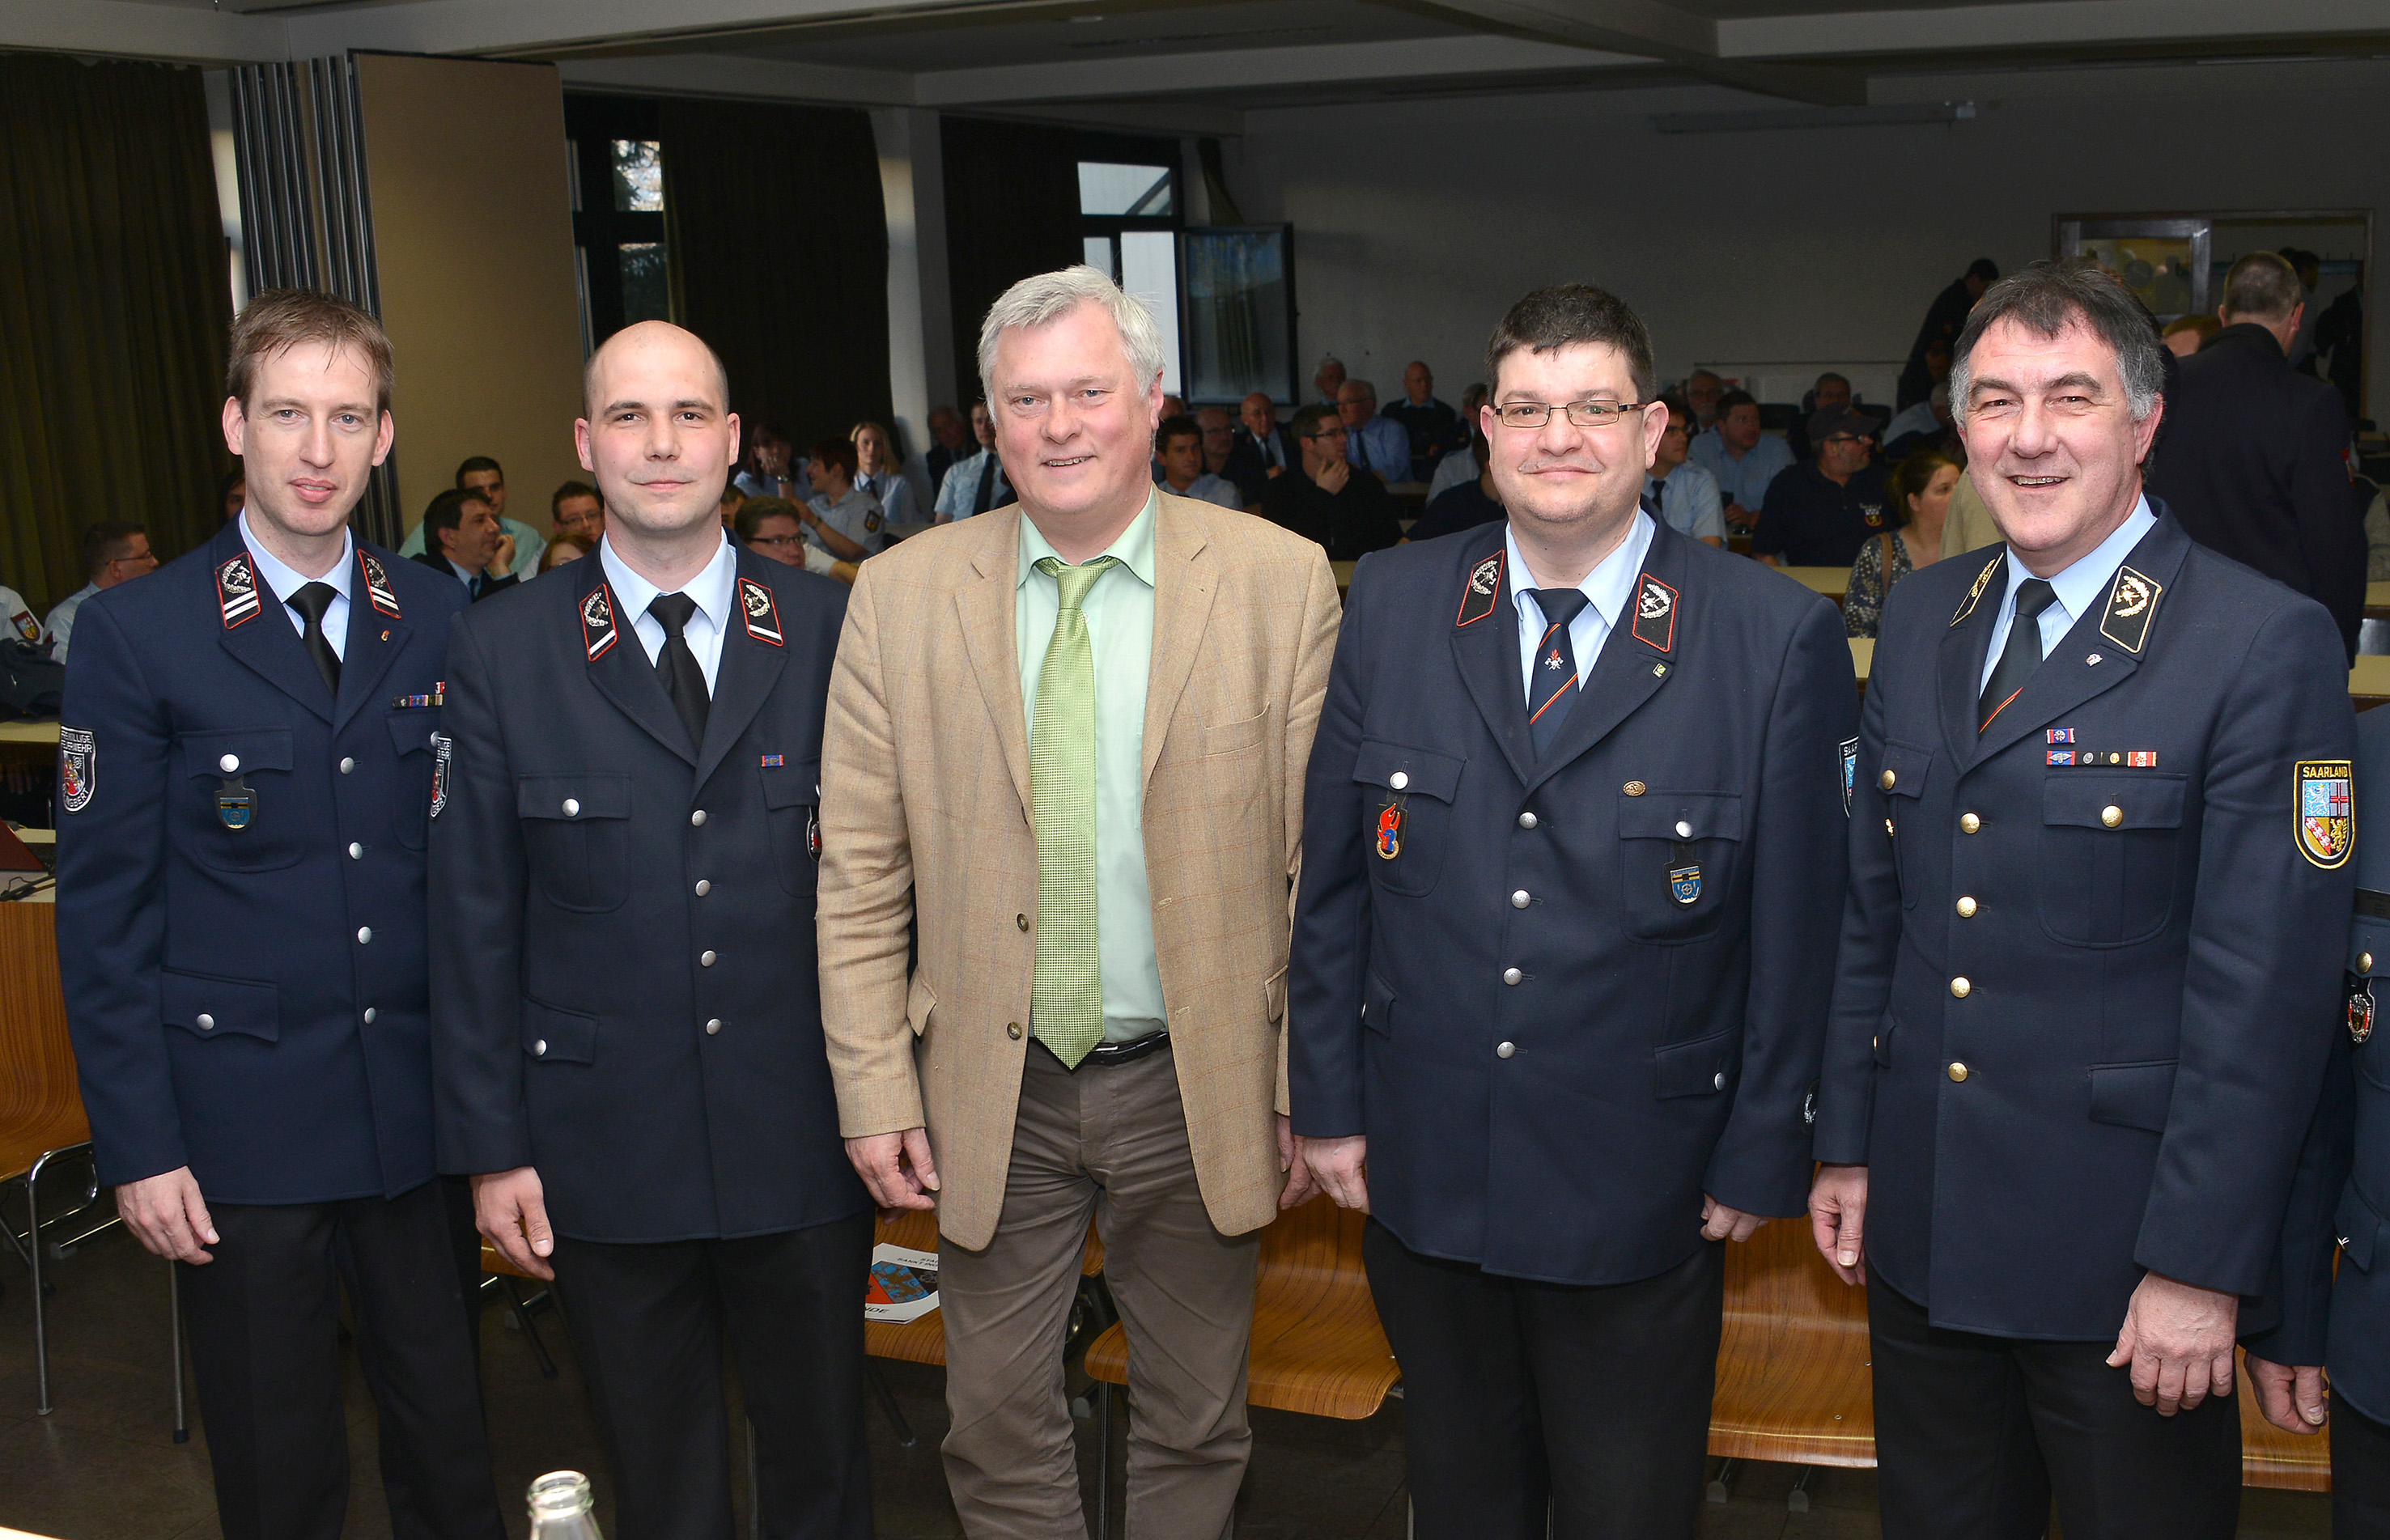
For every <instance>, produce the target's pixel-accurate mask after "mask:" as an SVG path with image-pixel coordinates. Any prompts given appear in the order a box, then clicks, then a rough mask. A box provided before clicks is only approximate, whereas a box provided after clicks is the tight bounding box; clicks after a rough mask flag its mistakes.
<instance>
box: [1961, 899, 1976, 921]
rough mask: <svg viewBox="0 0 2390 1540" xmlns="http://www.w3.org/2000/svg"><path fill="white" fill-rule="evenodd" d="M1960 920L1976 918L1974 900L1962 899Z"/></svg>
mask: <svg viewBox="0 0 2390 1540" xmlns="http://www.w3.org/2000/svg"><path fill="white" fill-rule="evenodd" d="M1959 918H1960V919H1972V918H1975V901H1974V900H1973V899H1972V898H1962V899H1960V901H1959Z"/></svg>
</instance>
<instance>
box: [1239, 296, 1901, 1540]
mask: <svg viewBox="0 0 2390 1540" xmlns="http://www.w3.org/2000/svg"><path fill="white" fill-rule="evenodd" d="M1486 378H1487V379H1488V380H1489V381H1491V383H1492V386H1493V399H1492V402H1491V404H1488V405H1487V406H1486V407H1485V408H1484V412H1483V417H1482V423H1483V427H1484V433H1485V435H1486V438H1487V440H1488V441H1489V443H1490V451H1489V453H1490V459H1491V464H1492V468H1493V475H1494V480H1495V483H1496V486H1497V490H1498V491H1499V493H1500V495H1501V500H1502V504H1503V507H1505V508H1507V509H1508V510H1509V518H1508V520H1507V521H1506V522H1502V523H1497V524H1494V525H1490V526H1485V527H1482V528H1479V529H1476V530H1471V531H1466V532H1463V533H1458V534H1454V535H1450V536H1447V537H1446V538H1443V539H1440V540H1433V541H1428V542H1426V543H1424V544H1419V545H1404V546H1401V547H1398V548H1396V549H1394V550H1393V551H1388V552H1383V553H1381V554H1380V555H1377V556H1373V557H1370V558H1368V559H1367V560H1365V561H1363V562H1362V563H1361V565H1360V566H1359V567H1358V568H1357V569H1356V571H1355V572H1354V576H1353V584H1352V590H1351V597H1349V598H1348V599H1347V601H1346V606H1345V611H1344V624H1343V631H1342V632H1341V633H1340V635H1339V636H1338V638H1337V645H1336V657H1335V662H1334V665H1333V668H1332V671H1331V673H1330V678H1329V684H1328V695H1327V700H1326V702H1325V704H1324V706H1323V707H1322V709H1321V712H1320V720H1319V730H1318V736H1317V738H1316V739H1315V740H1314V743H1313V747H1312V753H1311V762H1310V772H1309V775H1308V777H1307V779H1306V781H1305V785H1304V802H1303V808H1304V849H1303V866H1302V884H1301V889H1300V892H1299V895H1298V898H1297V905H1296V912H1295V922H1294V947H1293V954H1292V968H1291V971H1290V973H1289V975H1288V990H1287V996H1288V1020H1289V1021H1290V1022H1291V1036H1290V1045H1289V1053H1288V1061H1287V1067H1288V1080H1289V1086H1290V1089H1291V1097H1292V1105H1293V1123H1294V1132H1295V1134H1296V1135H1297V1136H1298V1138H1299V1141H1300V1149H1301V1152H1302V1158H1303V1159H1304V1161H1306V1162H1307V1164H1308V1166H1309V1168H1310V1170H1311V1171H1312V1173H1313V1174H1314V1175H1315V1176H1316V1178H1317V1180H1318V1182H1319V1183H1320V1185H1321V1186H1322V1187H1326V1188H1327V1190H1328V1191H1329V1192H1330V1193H1331V1194H1332V1195H1333V1196H1334V1197H1335V1199H1336V1200H1337V1201H1338V1202H1339V1203H1342V1204H1343V1205H1344V1206H1345V1207H1347V1208H1357V1209H1366V1210H1368V1213H1370V1215H1371V1218H1370V1223H1369V1226H1368V1238H1367V1240H1366V1242H1365V1244H1366V1247H1367V1253H1366V1254H1367V1258H1368V1270H1369V1286H1370V1289H1371V1290H1372V1292H1373V1293H1374V1294H1375V1295H1376V1298H1377V1302H1378V1309H1379V1312H1380V1314H1381V1316H1382V1317H1383V1319H1384V1322H1385V1326H1386V1331H1387V1336H1388V1339H1389V1340H1390V1341H1392V1343H1393V1344H1394V1354H1395V1356H1396V1357H1398V1358H1400V1359H1401V1360H1402V1367H1403V1382H1404V1386H1405V1394H1406V1397H1407V1399H1406V1401H1405V1403H1404V1406H1405V1410H1404V1418H1405V1419H1406V1436H1405V1440H1404V1443H1405V1450H1406V1453H1405V1461H1406V1469H1407V1472H1408V1477H1409V1482H1410V1494H1411V1501H1412V1505H1413V1509H1412V1511H1413V1514H1414V1517H1415V1520H1416V1525H1417V1531H1418V1534H1420V1536H1421V1537H1422V1540H1456V1537H1467V1540H1483V1537H1488V1536H1491V1537H1498V1540H1535V1537H1540V1536H1542V1535H1544V1534H1547V1533H1549V1534H1553V1535H1556V1536H1560V1537H1561V1540H1583V1537H1587V1536H1597V1535H1599V1536H1618V1537H1620V1540H1627V1537H1633V1540H1655V1537H1664V1536H1690V1535H1691V1534H1693V1530H1694V1520H1695V1517H1696V1515H1697V1513H1698V1512H1699V1509H1700V1507H1701V1487H1702V1482H1701V1477H1702V1468H1703V1460H1704V1458H1705V1455H1706V1447H1707V1440H1708V1430H1709V1419H1710V1397H1711V1390H1712V1384H1713V1380H1714V1377H1715V1364H1716V1357H1717V1346H1718V1337H1719V1330H1720V1306H1721V1302H1722V1298H1723V1289H1724V1277H1725V1273H1724V1256H1723V1252H1724V1247H1723V1246H1722V1245H1720V1244H1718V1243H1719V1242H1721V1241H1723V1240H1725V1239H1726V1238H1729V1237H1731V1238H1734V1239H1737V1240H1741V1239H1743V1238H1747V1237H1748V1236H1750V1234H1751V1233H1752V1231H1753V1230H1754V1229H1755V1228H1756V1227H1757V1226H1759V1224H1760V1223H1761V1221H1762V1220H1763V1219H1764V1218H1765V1217H1766V1216H1768V1215H1790V1214H1794V1213H1799V1212H1800V1209H1801V1203H1802V1195H1803V1194H1804V1192H1805V1190H1806V1187H1807V1185H1808V1179H1809V1170H1810V1166H1809V1155H1808V1144H1809V1130H1808V1123H1807V1121H1806V1120H1807V1116H1808V1110H1809V1102H1810V1096H1811V1093H1812V1091H1813V1089H1814V1087H1815V1084H1816V1081H1817V1072H1818V1054H1819V1051H1820V1046H1821V1044H1822V1042H1823V1039H1824V1033H1825V1022H1826V1007H1827V996H1828V990H1829V988H1830V985H1831V974H1832V956H1833V944H1834V927H1835V915H1834V913H1833V911H1832V908H1831V905H1824V904H1820V903H1818V901H1817V896H1816V895H1817V894H1818V892H1820V891H1821V890H1830V889H1831V886H1832V885H1833V884H1834V883H1835V882H1836V881H1837V880H1838V879H1839V878H1840V876H1841V873H1842V867H1843V859H1844V857H1843V847H1844V838H1843V816H1844V815H1843V808H1844V802H1843V795H1844V793H1843V785H1844V782H1843V761H1844V752H1845V750H1846V749H1847V746H1848V740H1849V739H1850V738H1851V735H1852V734H1853V732H1854V731H1855V730H1856V718H1857V691H1856V689H1855V687H1854V682H1853V679H1852V677H1851V659H1850V651H1849V648H1847V646H1846V645H1845V644H1844V638H1843V627H1842V622H1841V618H1840V616H1839V614H1838V613H1837V612H1836V610H1835V609H1834V607H1833V606H1832V605H1831V604H1830V603H1828V602H1827V601H1825V600H1824V599H1822V598H1820V597H1818V596H1817V595H1815V594H1812V593H1811V592H1809V591H1808V590H1807V589H1805V588H1804V587H1802V586H1800V585H1799V584H1794V583H1792V582H1789V581H1787V580H1786V579H1784V578H1782V577H1780V576H1779V575H1777V574H1775V573H1772V572H1770V571H1767V569H1765V568H1763V567H1760V566H1758V565H1757V564H1755V563H1753V562H1749V561H1745V560H1743V559H1741V558H1738V557H1730V556H1728V555H1726V554H1725V553H1724V552H1722V551H1718V550H1715V549H1713V548H1711V547H1709V546H1706V545H1702V544H1701V543H1700V542H1698V541H1695V540H1691V539H1689V538H1687V537H1685V536H1683V535H1681V534H1678V533H1677V532H1676V531H1675V530H1673V529H1671V528H1670V527H1668V526H1667V525H1666V524H1665V523H1664V522H1660V521H1657V520H1653V519H1652V518H1651V516H1650V515H1649V514H1647V513H1645V512H1644V511H1642V509H1641V507H1639V500H1640V496H1641V493H1642V490H1643V480H1644V473H1645V471H1646V470H1647V469H1648V468H1649V467H1650V466H1651V463H1652V460H1653V458H1654V456H1655V455H1656V453H1657V449H1658V445H1659V441H1660V435H1661V433H1662V432H1663V431H1664V430H1665V428H1666V427H1667V413H1666V411H1665V409H1664V407H1663V406H1662V405H1660V404H1658V403H1657V402H1656V401H1655V400H1654V399H1653V396H1654V380H1653V371H1652V367H1651V340H1650V338H1649V336H1648V335H1647V334H1646V332H1645V331H1644V328H1643V325H1642V322H1641V321H1640V320H1638V318H1637V317H1636V315H1635V314H1634V313H1633V312H1632V311H1630V310H1629V309H1628V308H1627V307H1626V306H1625V304H1624V303H1623V302H1620V301H1619V300H1617V299H1616V298H1615V297H1613V296H1612V295H1610V294H1607V293H1604V292H1603V291H1601V290H1600V289H1592V288H1588V287H1586V286H1582V285H1568V286H1564V287H1561V288H1556V289H1542V290H1538V291H1537V292H1536V293H1533V294H1530V295H1528V296H1527V297H1526V298H1525V299H1523V300H1522V301H1520V302H1519V303H1518V304H1517V305H1515V306H1513V307H1512V309H1511V311H1510V314H1508V315H1507V316H1505V317H1504V318H1503V321H1502V323H1501V325H1500V326H1499V327H1497V328H1496V330H1495V333H1494V336H1493V340H1491V341H1490V342H1489V343H1488V344H1487V347H1486ZM1547 1508H1548V1510H1549V1512H1550V1515H1551V1520H1550V1522H1551V1528H1550V1529H1549V1531H1548V1532H1547V1530H1546V1527H1545V1525H1546V1513H1547Z"/></svg>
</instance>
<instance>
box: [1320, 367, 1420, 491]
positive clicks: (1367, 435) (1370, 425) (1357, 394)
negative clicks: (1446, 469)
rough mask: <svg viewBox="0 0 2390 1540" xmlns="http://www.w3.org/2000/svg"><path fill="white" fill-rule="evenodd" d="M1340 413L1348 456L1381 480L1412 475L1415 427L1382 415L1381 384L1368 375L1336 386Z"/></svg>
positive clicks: (1354, 465)
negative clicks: (1374, 383) (1412, 442)
mask: <svg viewBox="0 0 2390 1540" xmlns="http://www.w3.org/2000/svg"><path fill="white" fill-rule="evenodd" d="M1336 417H1337V420H1338V421H1340V422H1342V423H1343V425H1344V458H1345V459H1346V460H1347V461H1349V462H1351V464H1352V466H1353V468H1355V469H1356V470H1366V471H1368V472H1369V473H1370V474H1371V475H1373V476H1375V477H1377V478H1378V480H1380V481H1409V480H1410V479H1411V430H1409V429H1407V428H1406V427H1404V426H1403V425H1402V424H1401V423H1399V422H1396V421H1395V420H1394V418H1392V417H1380V416H1379V415H1378V388H1377V387H1376V386H1374V385H1372V384H1370V383H1369V382H1368V380H1366V379H1348V380H1346V381H1345V382H1344V383H1343V384H1342V385H1339V386H1338V387H1336Z"/></svg>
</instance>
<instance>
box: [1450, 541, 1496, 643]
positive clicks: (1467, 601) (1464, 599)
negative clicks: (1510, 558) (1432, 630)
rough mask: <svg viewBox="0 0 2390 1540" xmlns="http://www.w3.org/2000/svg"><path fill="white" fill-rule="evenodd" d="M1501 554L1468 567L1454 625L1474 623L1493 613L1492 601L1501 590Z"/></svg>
mask: <svg viewBox="0 0 2390 1540" xmlns="http://www.w3.org/2000/svg"><path fill="white" fill-rule="evenodd" d="M1502 554H1503V553H1501V552H1500V551H1496V552H1495V553H1494V554H1493V555H1492V556H1489V557H1487V558H1485V559H1484V560H1483V561H1481V562H1479V563H1478V564H1477V565H1476V566H1474V567H1471V569H1469V584H1468V586H1467V587H1465V588H1463V589H1461V591H1460V613H1459V614H1458V616H1457V617H1455V618H1454V620H1453V622H1452V623H1453V624H1454V625H1455V626H1463V625H1474V624H1476V623H1477V622H1479V621H1482V620H1484V618H1485V617H1486V616H1488V615H1490V614H1492V613H1494V601H1495V598H1496V597H1497V596H1498V595H1499V594H1500V593H1501V592H1502Z"/></svg>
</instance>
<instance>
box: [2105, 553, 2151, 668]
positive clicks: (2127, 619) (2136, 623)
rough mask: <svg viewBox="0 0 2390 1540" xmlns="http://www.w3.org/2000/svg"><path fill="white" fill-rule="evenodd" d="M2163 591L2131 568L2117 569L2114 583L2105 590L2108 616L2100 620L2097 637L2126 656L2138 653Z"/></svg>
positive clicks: (2142, 574)
mask: <svg viewBox="0 0 2390 1540" xmlns="http://www.w3.org/2000/svg"><path fill="white" fill-rule="evenodd" d="M2164 591H2165V589H2164V587H2163V585H2162V584H2159V583H2158V581H2157V580H2156V579H2155V578H2152V577H2150V576H2149V575H2147V574H2146V573H2142V572H2137V571H2133V570H2132V569H2131V568H2130V567H2119V568H2117V569H2116V581H2115V582H2114V583H2113V584H2110V585H2109V587H2108V612H2107V613H2106V614H2104V615H2102V616H2101V617H2100V635H2102V636H2105V637H2107V638H2108V639H2109V640H2110V641H2112V642H2114V643H2115V644H2116V645H2117V646H2118V647H2121V648H2124V649H2125V650H2126V651H2127V652H2132V653H2138V652H2139V651H2140V650H2141V648H2143V647H2144V646H2145V645H2147V643H2148V642H2149V639H2150V622H2151V621H2152V619H2154V618H2155V617H2156V615H2157V612H2158V596H2159V595H2160V594H2161V593H2163V592H2164Z"/></svg>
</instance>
